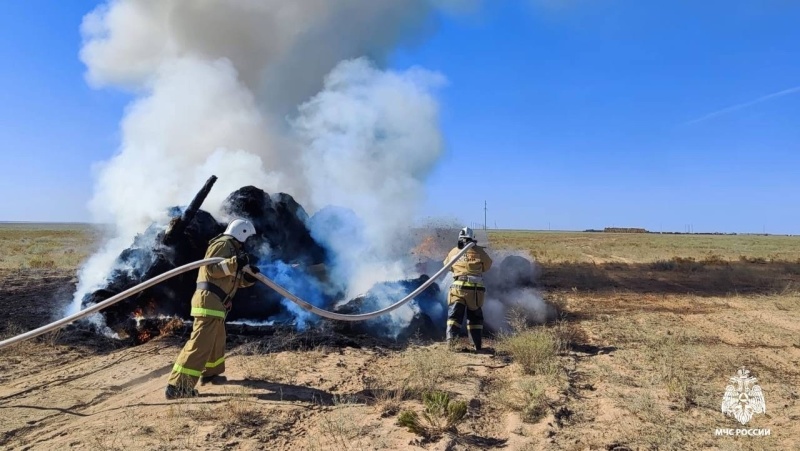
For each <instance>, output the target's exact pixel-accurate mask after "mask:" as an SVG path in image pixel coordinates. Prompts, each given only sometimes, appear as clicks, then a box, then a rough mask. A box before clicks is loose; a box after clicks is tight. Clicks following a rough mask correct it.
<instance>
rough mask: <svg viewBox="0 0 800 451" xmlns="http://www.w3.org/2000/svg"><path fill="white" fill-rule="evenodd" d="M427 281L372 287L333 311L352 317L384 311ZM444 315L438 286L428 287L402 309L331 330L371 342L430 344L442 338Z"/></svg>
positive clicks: (403, 281) (445, 314) (412, 280)
mask: <svg viewBox="0 0 800 451" xmlns="http://www.w3.org/2000/svg"><path fill="white" fill-rule="evenodd" d="M428 279H429V277H428V276H427V275H422V276H420V277H418V278H416V279H406V280H400V281H394V282H381V283H378V284H375V285H374V286H373V287H372V288H370V290H369V291H367V293H365V294H364V295H362V296H359V297H356V298H354V299H351V300H349V301H347V302H346V303H344V304H343V305H340V306H339V307H337V308H336V310H335V311H336V312H337V313H342V314H347V315H352V314H359V313H369V312H373V311H376V310H380V309H382V308H385V307H388V306H389V305H390V304H393V303H395V302H397V301H399V300H400V299H402V298H403V297H405V296H406V295H408V294H409V293H411V292H412V291H414V290H416V289H417V288H418V287H420V286H421V285H422V284H423V283H425V282H426V281H427V280H428ZM446 317H447V311H446V309H445V307H444V304H443V302H442V300H441V291H440V290H439V286H438V285H436V284H435V283H434V284H431V285H430V286H429V287H428V288H426V289H425V290H424V291H423V292H422V293H420V294H419V296H417V297H416V298H415V299H414V300H412V301H410V302H409V303H408V304H407V305H406V306H403V307H400V308H399V309H397V310H394V311H393V312H390V313H388V314H385V315H381V316H379V317H377V318H373V319H370V320H367V321H359V322H337V323H336V324H335V328H334V330H335V331H337V332H339V333H343V334H359V335H362V334H363V335H369V336H371V337H375V338H381V339H390V340H396V341H399V342H405V341H408V340H409V339H410V338H412V337H420V338H423V339H430V340H441V339H442V338H444V332H445V321H446Z"/></svg>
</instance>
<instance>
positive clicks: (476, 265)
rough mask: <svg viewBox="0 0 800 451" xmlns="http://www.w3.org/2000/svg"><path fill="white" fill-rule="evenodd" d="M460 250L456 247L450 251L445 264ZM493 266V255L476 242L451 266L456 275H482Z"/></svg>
mask: <svg viewBox="0 0 800 451" xmlns="http://www.w3.org/2000/svg"><path fill="white" fill-rule="evenodd" d="M459 252H461V249H459V248H457V247H454V248H453V249H452V250H451V251H450V253H449V254H447V258H446V259H445V260H444V264H447V263H448V262H449V261H450V260H452V259H453V257H455V256H456V254H458V253H459ZM491 267H492V259H491V257H489V254H487V253H486V250H484V248H482V247H481V246H478V245H477V244H476V245H475V246H472V248H470V249H469V250H468V251H467V252H466V253H465V254H464V255H462V256H461V258H459V259H458V261H457V262H455V264H453V266H452V267H450V271H451V272H452V273H453V275H454V276H475V277H480V276H481V275H483V273H484V272H486V271H488V270H489V268H491Z"/></svg>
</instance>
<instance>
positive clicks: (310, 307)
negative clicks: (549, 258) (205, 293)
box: [0, 242, 475, 349]
mask: <svg viewBox="0 0 800 451" xmlns="http://www.w3.org/2000/svg"><path fill="white" fill-rule="evenodd" d="M474 245H475V242H472V243H469V244H467V245H466V246H464V248H463V249H461V251H460V252H459V253H458V254H456V256H455V257H453V259H452V260H450V261H449V262H447V264H446V265H444V266H443V267H442V269H440V270H439V271H437V272H436V274H434V275H433V276H432V277H431V278H430V279H428V280H427V281H425V283H423V284H422V285H420V286H419V287H418V288H417V289H416V290H414V291H412V292H411V293H410V294H409V295H408V296H406V297H404V298H403V299H400V300H399V301H397V302H395V303H394V304H392V305H390V306H388V307H386V308H383V309H380V310H378V311H375V312H371V313H362V314H358V315H344V314H341V313H334V312H329V311H328V310H323V309H321V308H319V307H315V306H313V305H311V304H310V303H308V302H306V301H304V300H302V299H300V298H299V297H297V296H295V295H294V294H292V293H290V292H289V291H288V290H286V289H285V288H283V287H282V286H280V285H278V284H277V283H275V281H273V280H271V279H269V278H268V277H266V276H265V275H263V274H261V273H252V272H250V271H247V272H248V273H249V274H250V275H252V276H253V277H255V278H256V279H258V281H260V282H262V283H264V284H265V285H267V286H268V287H270V288H272V289H273V290H275V291H277V292H278V293H279V294H281V295H282V296H284V297H286V298H287V299H289V300H290V301H292V302H294V303H295V304H297V305H299V306H300V307H301V308H302V309H304V310H307V311H309V312H312V313H315V314H317V315H319V316H322V317H324V318H328V319H334V320H339V321H364V320H368V319H370V318H375V317H377V316H380V315H383V314H385V313H389V312H391V311H392V310H395V309H397V308H399V307H400V306H402V305H403V304H405V303H407V302H408V301H410V300H412V299H414V298H415V297H417V296H419V294H420V293H422V292H423V291H424V290H425V289H426V288H428V287H429V286H430V285H431V284H432V283H433V282H434V281H435V280H436V279H437V278H438V277H439V276H441V275H442V274H444V272H445V271H447V270H448V269H450V267H451V266H453V265H454V264H455V262H456V261H458V259H459V258H461V256H462V255H464V253H465V252H467V250H468V249H470V248H472V247H473V246H474ZM222 260H224V259H223V258H219V257H215V258H207V259H204V260H197V261H195V262H192V263H187V264H185V265H183V266H179V267H177V268H175V269H171V270H169V271H167V272H165V273H164V274H159V275H158V276H156V277H153V278H152V279H150V280H148V281H145V282H142V283H140V284H139V285H136V286H133V287H131V288H128V289H127V290H125V291H123V292H121V293H118V294H115V295H114V296H111V297H110V298H108V299H106V300H105V301H102V302H98V303H97V304H95V305H92V306H91V307H88V308H86V309H84V310H81V311H79V312H77V313H74V314H72V315H70V316H67V317H65V318H62V319H60V320H58V321H55V322H52V323H50V324H48V325H46V326H42V327H40V328H38V329H34V330H31V331H29V332H25V333H24V334H20V335H17V336H15V337H11V338H8V339H6V340H3V341H0V349H3V348H5V347H6V346H11V345H12V344H14V343H19V342H21V341H25V340H28V339H31V338H34V337H38V336H39V335H43V334H46V333H47V332H50V331H53V330H56V329H60V328H62V327H64V326H66V325H68V324H70V323H72V322H74V321H75V320H78V319H81V318H83V317H85V316H89V315H91V314H92V313H95V312H97V311H100V310H102V309H104V308H106V307H108V306H110V305H112V304H116V303H117V302H119V301H121V300H123V299H126V298H129V297H131V296H133V295H134V294H136V293H139V292H141V291H144V290H146V289H148V288H150V287H152V286H153V285H156V284H158V283H159V282H161V281H163V280H166V279H169V278H172V277H175V276H177V275H178V274H182V273H185V272H186V271H191V270H193V269H197V268H199V267H201V266H207V265H213V264H214V263H219V262H221V261H222Z"/></svg>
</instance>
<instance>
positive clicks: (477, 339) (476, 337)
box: [469, 329, 483, 352]
mask: <svg viewBox="0 0 800 451" xmlns="http://www.w3.org/2000/svg"><path fill="white" fill-rule="evenodd" d="M469 336H470V338H471V339H472V344H473V345H475V351H476V352H480V350H481V344H482V339H483V329H470V330H469Z"/></svg>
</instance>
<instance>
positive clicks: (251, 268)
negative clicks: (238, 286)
mask: <svg viewBox="0 0 800 451" xmlns="http://www.w3.org/2000/svg"><path fill="white" fill-rule="evenodd" d="M248 271H250V272H248ZM251 272H252V273H253V274H258V273H260V272H261V271H260V270H259V269H258V266H256V265H247V266H246V267H245V271H244V276H243V277H244V280H245V281H246V282H248V283H255V282H256V278H255V277H253V276H252V275H251V274H250V273H251Z"/></svg>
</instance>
